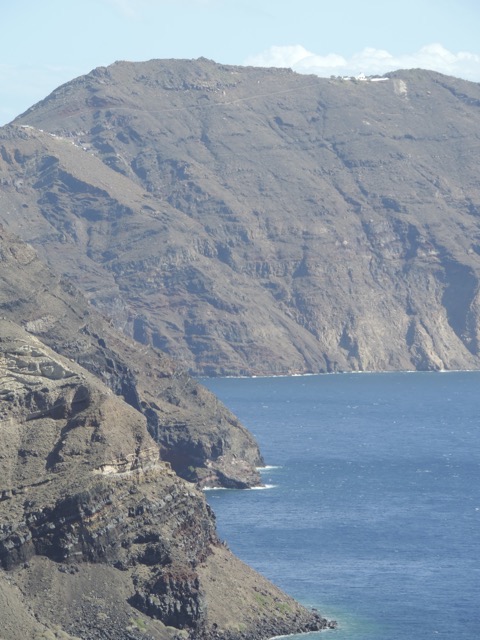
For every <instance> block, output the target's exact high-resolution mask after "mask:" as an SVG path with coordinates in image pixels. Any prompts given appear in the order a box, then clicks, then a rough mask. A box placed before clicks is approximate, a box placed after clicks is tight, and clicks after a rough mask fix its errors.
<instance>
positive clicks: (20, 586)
mask: <svg viewBox="0 0 480 640" xmlns="http://www.w3.org/2000/svg"><path fill="white" fill-rule="evenodd" d="M0 397H1V404H0V410H1V417H0V419H1V422H0V425H1V428H0V452H1V453H0V467H1V474H0V477H1V482H2V486H1V488H0V489H1V490H0V521H1V525H0V564H1V566H2V569H3V570H2V571H0V611H1V617H2V635H4V636H5V637H7V638H8V640H17V639H18V640H20V639H21V640H23V639H24V638H27V637H28V638H35V639H38V640H40V638H45V639H49V638H52V639H53V638H71V637H79V638H82V639H83V640H94V639H97V638H102V639H112V640H120V639H130V640H133V639H139V638H143V639H144V640H145V639H151V640H167V639H171V640H173V639H175V638H176V639H180V638H198V639H199V640H200V639H205V640H207V639H212V640H213V639H214V638H224V639H232V640H233V639H236V638H246V637H249V638H265V637H268V636H269V635H272V634H273V633H275V634H277V633H284V632H292V631H298V630H302V629H317V628H323V627H325V626H326V625H327V621H326V620H324V619H322V618H320V617H319V616H318V615H317V614H316V613H314V612H309V611H307V610H305V609H303V608H302V607H300V606H299V605H297V604H296V603H295V602H294V601H293V600H292V599H291V598H289V597H288V596H285V595H284V594H282V593H281V592H280V591H279V590H278V589H276V588H275V587H273V586H272V585H270V584H269V583H268V582H267V581H266V580H265V579H263V578H261V577H260V576H259V575H257V574H255V572H253V571H252V570H250V569H249V568H248V567H246V566H245V565H243V564H242V563H241V562H240V561H239V560H237V559H236V558H235V557H234V556H233V555H232V554H231V553H230V552H229V551H228V550H227V549H226V548H225V546H224V545H222V543H221V542H220V541H219V539H218V537H217V535H216V532H215V522H214V518H213V515H212V513H211V510H210V509H209V507H208V506H207V504H206V502H205V499H204V496H203V494H202V492H200V491H198V490H197V489H196V488H195V486H194V485H193V484H191V483H187V482H185V481H184V480H182V479H180V478H179V477H178V476H177V475H176V474H175V473H174V471H173V470H172V469H171V467H170V464H169V463H168V462H166V461H164V460H162V459H161V456H160V452H159V447H158V446H157V444H156V443H155V441H154V440H153V439H152V437H151V436H150V435H149V433H148V430H147V420H146V418H145V416H144V415H143V414H142V413H141V412H139V411H137V410H136V409H134V408H133V407H131V406H130V405H128V404H127V403H126V402H125V401H124V400H123V399H121V398H120V397H119V396H117V395H115V394H114V393H113V392H112V391H111V390H110V389H109V388H108V387H106V386H105V385H104V384H103V383H102V382H100V381H99V380H98V379H97V378H96V377H95V376H93V375H91V374H90V373H88V372H87V371H86V370H85V369H83V368H82V367H80V366H79V365H78V364H77V363H75V362H73V361H71V360H68V359H66V358H64V357H62V356H60V355H59V354H57V353H55V352H54V351H52V350H51V349H50V348H49V347H48V346H46V345H45V344H43V343H42V342H41V341H40V340H39V339H38V338H36V337H35V336H33V335H31V334H30V333H28V332H26V331H25V330H24V329H22V328H21V327H19V326H18V325H17V324H15V323H13V322H11V321H9V320H4V319H3V320H0Z"/></svg>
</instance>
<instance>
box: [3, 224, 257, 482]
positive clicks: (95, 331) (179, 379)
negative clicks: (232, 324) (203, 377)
mask: <svg viewBox="0 0 480 640" xmlns="http://www.w3.org/2000/svg"><path fill="white" fill-rule="evenodd" d="M0 266H1V269H0V309H1V313H3V314H4V315H5V317H8V318H10V319H12V320H14V321H17V322H21V323H22V324H23V325H24V327H25V328H26V329H27V331H28V332H30V333H31V334H34V335H37V336H38V337H39V338H41V340H42V341H43V342H44V343H46V344H48V345H49V346H50V347H52V348H53V349H54V350H55V351H57V352H59V353H61V354H63V355H64V356H67V357H68V358H69V359H70V360H73V361H76V362H77V363H79V364H81V365H82V367H84V368H85V369H87V370H88V371H90V372H91V373H92V374H94V375H95V376H96V377H98V379H99V380H101V381H102V382H103V383H104V384H105V385H106V386H108V387H109V388H110V389H111V390H112V391H113V392H114V393H115V394H116V395H119V396H121V397H123V398H124V399H125V401H126V402H127V403H128V404H130V405H131V406H132V407H133V408H134V409H137V410H138V411H140V412H142V413H143V414H144V416H145V417H146V419H147V424H148V429H149V432H150V434H151V435H152V436H153V437H154V439H155V440H156V442H157V443H158V444H159V445H160V447H161V455H162V458H163V459H164V460H167V461H169V462H170V463H171V465H172V467H173V469H174V470H175V471H176V472H177V473H179V474H180V475H181V476H182V477H184V478H186V479H188V480H190V481H193V482H197V483H199V484H209V485H212V486H229V487H238V488H243V487H247V486H253V485H256V484H259V483H260V476H259V474H258V472H257V470H256V468H257V467H258V466H261V465H262V464H263V460H262V457H261V455H260V452H259V450H258V446H257V445H256V443H255V441H254V439H253V437H252V436H251V434H249V432H248V431H247V430H246V429H245V428H244V427H243V426H242V425H241V424H240V422H239V421H238V420H237V419H236V418H235V416H233V415H232V414H231V413H230V412H229V411H228V410H227V409H226V408H225V407H224V406H223V405H222V404H221V403H220V402H219V401H218V400H217V399H216V398H214V396H213V395H212V394H211V393H210V392H208V391H207V390H206V389H204V388H203V387H201V386H200V385H199V384H197V383H196V382H194V381H193V380H192V379H191V378H190V377H189V376H188V375H186V374H185V373H184V372H182V371H181V369H179V367H178V365H176V364H174V362H173V361H172V360H170V359H169V358H168V357H166V356H165V355H164V354H162V353H160V352H159V351H157V350H155V349H152V348H150V347H148V346H139V345H138V344H135V343H134V342H133V341H131V340H129V339H128V338H127V337H125V336H124V335H122V334H120V333H119V332H117V331H116V330H115V329H114V328H113V327H112V326H111V324H110V323H108V322H107V321H106V320H105V319H104V318H103V317H102V316H101V315H100V314H99V313H98V312H96V310H95V309H93V308H92V307H91V306H90V305H89V304H88V302H87V301H86V300H85V298H84V297H83V295H82V294H81V293H80V292H79V291H78V289H76V288H75V287H73V286H72V285H71V283H70V282H69V281H67V280H65V278H59V277H58V276H56V275H55V274H54V273H53V272H52V271H51V270H50V269H48V268H47V267H46V266H45V265H43V264H42V263H41V261H40V260H39V259H38V257H37V255H36V253H35V251H34V250H33V249H32V248H31V247H29V246H28V245H26V244H25V243H23V242H21V241H19V240H18V239H16V238H14V237H12V236H11V235H10V234H8V233H7V232H6V231H5V230H4V229H0ZM20 355H21V354H17V355H15V357H16V358H17V359H18V358H20ZM11 357H13V355H12V356H11ZM41 366H42V364H41V360H40V359H38V358H37V361H35V362H34V359H31V362H30V367H31V368H32V369H31V371H30V372H29V374H28V375H30V377H31V378H32V380H33V377H32V376H33V375H34V373H35V371H37V373H38V372H39V371H40V368H41ZM48 366H49V367H54V369H55V366H56V365H53V364H49V365H48ZM24 369H25V370H27V368H25V367H24ZM27 373H28V371H27ZM52 375H56V374H55V372H54V371H52ZM58 375H65V376H68V373H65V374H62V373H61V372H59V373H58ZM10 376H13V373H11V374H10ZM38 379H40V378H38ZM12 380H13V378H12ZM12 384H13V382H12ZM37 386H38V385H37ZM78 401H80V400H78ZM42 402H45V403H50V404H48V407H50V409H52V407H51V406H50V405H53V404H54V403H55V398H53V399H47V398H43V399H42ZM45 406H46V407H47V405H45ZM50 409H49V410H50ZM56 410H57V411H60V407H56Z"/></svg>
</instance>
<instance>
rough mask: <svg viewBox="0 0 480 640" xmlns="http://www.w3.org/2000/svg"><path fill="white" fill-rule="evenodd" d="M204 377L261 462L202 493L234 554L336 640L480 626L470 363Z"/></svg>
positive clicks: (392, 638)
mask: <svg viewBox="0 0 480 640" xmlns="http://www.w3.org/2000/svg"><path fill="white" fill-rule="evenodd" d="M202 382H203V383H204V384H205V385H206V386H208V387H209V388H210V389H211V390H212V391H214V392H215V393H216V394H217V395H218V397H219V398H220V399H221V400H223V402H224V403H225V404H226V405H227V406H228V407H229V408H230V409H231V410H232V411H233V412H234V413H235V414H236V415H237V416H239V418H240V419H241V420H242V421H243V423H244V424H245V425H246V426H247V427H248V428H249V429H250V430H251V431H252V433H253V434H254V435H255V436H256V438H257V440H258V442H259V444H260V447H261V450H262V453H263V454H264V457H265V461H266V463H267V465H270V468H269V467H267V468H266V469H265V470H264V471H263V472H262V476H263V481H264V483H265V484H266V485H267V487H269V488H266V489H264V490H251V491H250V490H249V491H229V490H213V491H207V492H206V495H207V499H208V501H209V503H210V504H211V506H212V507H213V509H214V511H215V513H216V515H217V524H218V529H219V532H220V535H221V537H222V538H224V539H225V540H226V542H227V543H228V545H229V546H230V548H231V549H232V550H233V551H234V552H235V553H236V554H237V555H238V556H240V557H241V558H242V559H243V560H245V561H246V562H247V563H248V564H250V565H251V566H253V567H254V568H255V569H257V570H258V571H260V572H261V573H262V574H264V575H265V576H267V577H268V578H270V579H271V580H272V581H273V582H275V583H276V584H277V585H279V586H280V587H282V588H283V589H284V590H285V591H287V592H288V593H290V594H291V595H293V596H294V597H296V598H297V599H298V600H299V601H301V602H302V603H304V604H306V605H308V606H314V607H316V608H318V609H319V611H320V612H321V613H322V614H323V615H325V616H327V617H330V618H335V619H336V620H337V621H338V624H339V628H338V630H336V631H329V632H326V634H334V637H335V638H337V639H338V640H397V639H398V640H400V639H401V640H405V639H406V638H407V639H408V638H415V639H428V638H432V639H435V640H444V639H447V638H448V640H452V639H453V640H477V639H478V638H480V559H479V552H480V424H479V423H480V415H479V406H480V398H479V388H480V372H459V373H457V372H454V373H453V372H452V373H387V374H339V375H320V376H308V377H294V378H253V379H246V378H244V379H232V378H229V379H210V380H202ZM326 634H325V633H322V634H312V635H310V636H308V637H309V638H317V637H318V638H320V637H322V638H325V635H326ZM294 637H297V636H294ZM298 637H299V638H300V636H298ZM327 637H328V635H327ZM330 637H331V636H330Z"/></svg>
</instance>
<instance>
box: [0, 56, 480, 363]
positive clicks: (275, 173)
mask: <svg viewBox="0 0 480 640" xmlns="http://www.w3.org/2000/svg"><path fill="white" fill-rule="evenodd" d="M373 80H378V79H371V80H367V81H365V82H360V81H345V80H342V79H322V78H316V77H313V76H302V75H298V74H295V73H292V72H290V71H288V70H285V69H253V68H246V67H229V66H225V65H218V64H215V63H214V62H212V61H208V60H204V59H200V60H195V61H182V60H163V61H162V60H152V61H149V62H145V63H128V62H118V63H115V64H114V65H111V66H109V67H107V68H99V69H95V70H94V71H92V72H91V73H90V74H88V75H86V76H82V77H80V78H77V79H75V80H73V81H72V82H70V83H67V84H66V85H63V86H62V87H59V88H58V89H57V90H56V91H54V92H53V93H52V94H51V95H50V96H48V97H47V98H46V99H45V100H44V101H42V102H40V103H38V104H37V105H35V106H33V107H32V108H31V109H30V110H29V111H27V112H26V113H25V114H23V115H22V116H20V117H19V118H17V119H16V120H15V121H14V123H13V124H12V125H11V126H9V127H4V128H3V129H2V131H1V132H0V180H1V182H2V200H1V202H2V207H1V208H0V218H1V220H2V221H3V223H4V224H5V225H6V227H7V228H8V229H11V230H12V231H14V232H15V233H18V234H19V235H20V236H21V237H22V238H23V239H25V240H27V241H28V242H31V243H33V245H34V246H35V247H36V248H37V249H38V251H39V252H40V253H41V256H42V258H43V259H45V260H46V261H47V262H48V263H49V264H50V265H51V266H52V267H54V269H55V270H57V271H58V272H60V271H61V272H62V273H66V274H68V275H69V276H70V277H72V278H73V279H74V281H75V283H76V284H77V285H78V286H79V287H80V288H81V289H82V290H83V291H84V292H85V294H86V295H87V297H88V298H89V300H90V301H92V302H93V303H94V304H95V305H96V306H97V307H99V308H100V309H101V310H102V311H104V312H106V313H107V314H108V315H109V316H110V317H111V318H112V321H113V323H114V324H115V326H116V327H118V328H120V329H122V330H123V331H125V332H126V333H127V334H129V335H130V336H132V337H134V338H135V339H136V340H137V341H139V342H141V343H143V344H153V345H154V346H157V347H159V348H161V349H163V350H166V351H167V352H169V353H171V354H173V355H174V356H175V358H176V359H177V362H180V363H181V364H182V366H183V367H185V368H187V369H189V370H190V371H193V372H195V373H201V374H207V375H216V374H246V375H251V374H275V373H301V372H317V371H339V370H391V369H463V368H478V366H479V364H480V363H479V347H478V344H479V342H478V338H479V312H478V310H479V300H478V283H479V273H480V271H479V270H480V264H479V259H480V258H479V255H480V249H479V246H480V241H479V227H478V216H479V211H480V192H479V188H478V180H477V166H478V161H479V158H478V149H479V147H478V130H479V117H480V115H479V114H480V112H479V110H478V105H479V104H480V88H479V85H477V84H475V83H470V82H466V81H462V80H458V79H455V78H449V77H446V76H442V75H440V74H437V73H433V72H427V71H421V70H409V71H398V72H395V73H392V74H389V75H388V76H386V77H385V78H384V79H382V81H380V82H378V81H373Z"/></svg>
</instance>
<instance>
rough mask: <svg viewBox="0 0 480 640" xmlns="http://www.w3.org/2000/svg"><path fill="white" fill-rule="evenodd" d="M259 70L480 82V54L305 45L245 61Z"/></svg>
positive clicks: (270, 51) (436, 49)
mask: <svg viewBox="0 0 480 640" xmlns="http://www.w3.org/2000/svg"><path fill="white" fill-rule="evenodd" d="M244 64H246V65H252V66H256V67H289V68H291V69H293V70H294V71H298V72H299V73H313V74H316V75H318V76H323V77H329V76H331V75H335V76H356V75H359V74H360V73H364V74H365V75H367V76H369V75H383V74H384V73H387V72H388V71H395V70H397V69H414V68H420V69H430V70H433V71H439V72H440V73H444V74H446V75H451V76H456V77H459V78H465V79H466V80H473V81H474V82H480V55H479V54H476V53H469V52H466V51H460V52H458V53H452V52H451V51H448V49H445V47H443V46H442V45H441V44H437V43H435V44H429V45H426V46H425V47H422V48H421V49H419V50H418V51H415V52H414V53H407V54H402V55H399V56H395V55H392V54H391V53H389V52H388V51H385V50H383V49H373V48H371V47H367V48H365V49H363V50H362V51H359V52H358V53H355V54H354V55H352V56H351V57H350V58H344V57H343V56H341V55H338V54H336V53H330V54H328V55H323V56H322V55H318V54H315V53H312V52H311V51H307V49H305V48H304V47H302V46H301V45H295V46H280V47H279V46H274V47H270V48H269V49H267V50H266V51H264V52H262V53H259V54H258V55H254V56H250V57H249V58H247V60H245V63H244Z"/></svg>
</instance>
